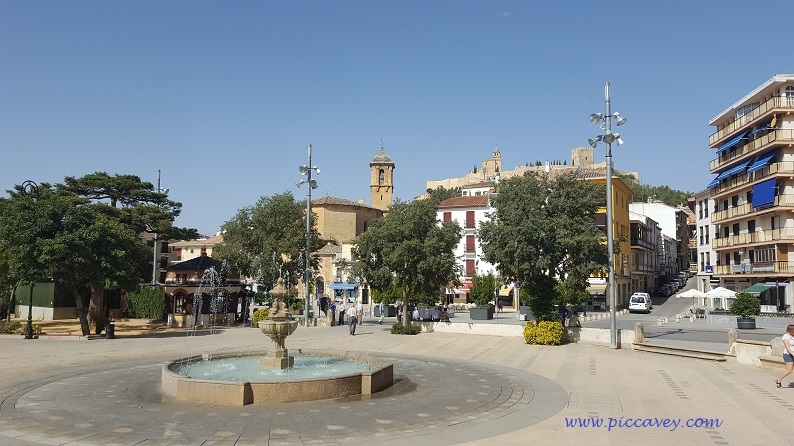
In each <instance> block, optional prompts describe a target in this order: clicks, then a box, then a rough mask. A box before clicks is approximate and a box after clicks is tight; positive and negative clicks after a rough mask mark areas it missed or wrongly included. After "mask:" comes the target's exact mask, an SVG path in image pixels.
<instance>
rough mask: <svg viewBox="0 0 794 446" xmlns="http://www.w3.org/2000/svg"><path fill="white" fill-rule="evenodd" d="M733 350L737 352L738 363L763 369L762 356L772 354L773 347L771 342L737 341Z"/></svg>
mask: <svg viewBox="0 0 794 446" xmlns="http://www.w3.org/2000/svg"><path fill="white" fill-rule="evenodd" d="M733 348H734V351H735V352H736V362H738V363H739V364H746V365H754V366H756V367H761V356H766V355H769V354H771V353H772V345H771V344H770V343H769V342H763V341H751V340H749V339H737V340H736V341H735V342H734V343H733Z"/></svg>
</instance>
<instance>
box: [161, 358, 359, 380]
mask: <svg viewBox="0 0 794 446" xmlns="http://www.w3.org/2000/svg"><path fill="white" fill-rule="evenodd" d="M259 360H260V358H259V357H257V356H248V357H237V358H225V359H223V360H211V361H199V362H194V363H192V364H191V363H183V364H180V365H178V366H177V367H174V368H172V369H171V370H172V371H173V372H176V373H179V374H180V375H185V376H187V377H189V378H194V379H214V380H220V381H237V382H247V381H266V382H267V381H287V380H300V379H312V378H325V377H328V376H341V375H349V374H352V373H362V372H369V371H371V370H372V366H370V365H369V364H367V363H366V362H361V361H355V360H352V359H345V358H340V357H337V356H296V357H295V362H294V364H293V366H292V367H290V368H287V369H263V368H261V367H260V364H259Z"/></svg>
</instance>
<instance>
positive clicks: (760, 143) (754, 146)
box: [709, 129, 794, 173]
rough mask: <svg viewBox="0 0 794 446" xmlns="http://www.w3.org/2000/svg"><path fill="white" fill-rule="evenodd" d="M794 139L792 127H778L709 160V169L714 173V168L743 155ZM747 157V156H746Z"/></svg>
mask: <svg viewBox="0 0 794 446" xmlns="http://www.w3.org/2000/svg"><path fill="white" fill-rule="evenodd" d="M792 141H794V130H792V129H778V130H773V131H771V132H769V133H767V134H766V135H763V136H761V137H759V138H756V139H754V140H752V141H749V142H748V143H747V144H745V145H743V146H739V148H738V149H737V150H734V151H727V152H726V153H725V155H724V156H720V157H718V158H716V159H713V160H711V162H710V163H709V170H710V171H711V172H712V173H714V171H715V170H717V169H720V168H722V167H725V166H727V165H728V164H731V163H733V162H734V161H738V160H740V159H741V158H745V155H749V154H752V153H754V152H758V151H760V150H761V149H764V148H766V147H768V146H769V145H770V144H773V143H778V144H791V143H792ZM748 158H749V156H748Z"/></svg>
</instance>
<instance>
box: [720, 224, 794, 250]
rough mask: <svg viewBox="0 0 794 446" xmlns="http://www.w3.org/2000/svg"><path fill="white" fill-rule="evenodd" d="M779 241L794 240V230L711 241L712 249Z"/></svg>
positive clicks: (731, 236) (788, 229)
mask: <svg viewBox="0 0 794 446" xmlns="http://www.w3.org/2000/svg"><path fill="white" fill-rule="evenodd" d="M777 240H794V228H778V229H767V230H764V231H755V232H748V233H746V234H738V235H730V236H728V237H720V238H715V239H714V240H712V241H711V247H712V248H713V249H717V248H726V247H729V246H740V245H747V244H750V243H766V242H774V241H777Z"/></svg>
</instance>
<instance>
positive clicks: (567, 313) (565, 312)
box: [558, 304, 571, 327]
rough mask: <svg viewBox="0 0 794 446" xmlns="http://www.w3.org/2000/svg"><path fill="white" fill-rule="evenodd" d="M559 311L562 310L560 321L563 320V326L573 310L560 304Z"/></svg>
mask: <svg viewBox="0 0 794 446" xmlns="http://www.w3.org/2000/svg"><path fill="white" fill-rule="evenodd" d="M558 311H559V312H560V322H562V326H563V327H564V326H565V319H568V316H570V315H571V310H569V309H567V308H565V305H563V304H560V306H559V308H558Z"/></svg>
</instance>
